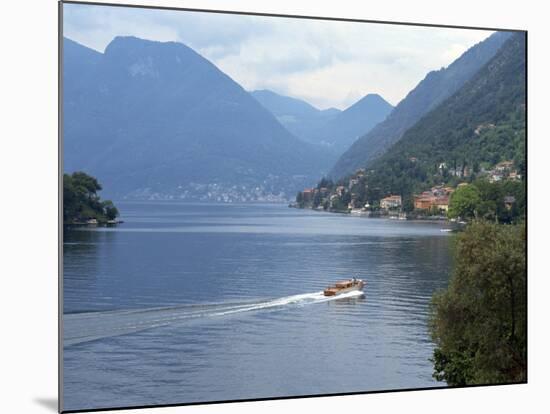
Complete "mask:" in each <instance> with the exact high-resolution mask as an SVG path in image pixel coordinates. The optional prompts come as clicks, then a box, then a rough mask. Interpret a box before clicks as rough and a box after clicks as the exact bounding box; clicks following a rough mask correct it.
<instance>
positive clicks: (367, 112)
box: [317, 94, 393, 154]
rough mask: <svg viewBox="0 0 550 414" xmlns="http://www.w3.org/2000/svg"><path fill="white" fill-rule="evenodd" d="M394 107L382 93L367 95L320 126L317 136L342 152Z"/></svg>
mask: <svg viewBox="0 0 550 414" xmlns="http://www.w3.org/2000/svg"><path fill="white" fill-rule="evenodd" d="M392 109H393V106H392V105H390V104H389V103H388V102H386V101H385V100H384V98H382V97H381V96H380V95H377V94H369V95H366V96H364V97H363V98H361V99H360V100H359V101H357V102H356V103H354V104H353V105H351V106H350V107H349V108H347V109H346V110H345V111H342V112H341V113H339V114H338V115H337V116H335V117H334V118H333V119H331V120H329V121H328V122H327V123H326V124H325V125H323V126H322V127H321V128H319V129H318V131H317V137H318V139H321V140H322V142H325V143H327V144H328V145H329V146H330V147H332V148H334V149H335V150H336V151H337V152H338V153H339V154H341V153H343V152H344V151H345V150H347V149H348V148H349V147H350V145H352V144H353V143H354V142H355V140H356V139H357V138H359V137H360V136H362V135H364V134H366V133H368V132H369V131H370V130H371V129H372V128H373V127H374V126H375V125H376V124H378V123H380V122H382V121H383V120H384V119H385V118H386V117H387V116H388V114H389V113H390V112H391V111H392Z"/></svg>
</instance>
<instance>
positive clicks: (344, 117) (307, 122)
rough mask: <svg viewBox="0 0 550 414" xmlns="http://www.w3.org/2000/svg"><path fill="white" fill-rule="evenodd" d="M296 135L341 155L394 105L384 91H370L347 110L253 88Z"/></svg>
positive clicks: (256, 96)
mask: <svg viewBox="0 0 550 414" xmlns="http://www.w3.org/2000/svg"><path fill="white" fill-rule="evenodd" d="M251 94H252V96H254V98H256V99H257V100H258V102H260V103H261V104H262V105H263V106H264V107H265V108H266V109H268V110H269V111H270V112H271V113H273V114H274V115H275V117H276V118H277V119H278V120H279V122H281V124H283V125H284V126H285V127H286V128H287V129H288V130H289V131H290V132H292V133H293V134H294V135H295V136H297V137H299V138H301V139H303V140H304V141H307V142H310V143H313V144H318V145H322V146H324V147H326V148H328V149H330V150H331V151H332V152H333V153H334V154H336V155H337V156H339V155H340V154H342V152H344V151H345V150H346V149H347V148H348V147H349V146H350V145H351V144H352V143H353V142H354V141H355V140H356V139H357V138H358V137H359V136H361V135H363V134H365V133H367V132H368V131H370V129H371V128H372V127H374V126H375V125H376V124H378V123H379V122H381V121H383V120H384V118H385V117H386V116H387V115H388V114H389V113H390V112H391V110H392V109H393V107H392V106H391V105H390V104H389V103H388V102H386V101H385V100H384V99H383V98H382V97H381V96H380V95H376V94H369V95H366V96H364V97H363V98H361V99H360V100H359V101H357V102H356V103H354V104H353V105H351V106H350V107H349V108H347V109H346V110H344V111H340V110H338V109H335V108H330V109H326V110H319V109H317V108H315V107H314V106H312V105H310V104H309V103H307V102H305V101H302V100H299V99H295V98H290V97H288V96H283V95H279V94H276V93H274V92H271V91H269V90H259V91H253V92H251Z"/></svg>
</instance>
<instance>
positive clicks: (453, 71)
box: [330, 32, 510, 178]
mask: <svg viewBox="0 0 550 414" xmlns="http://www.w3.org/2000/svg"><path fill="white" fill-rule="evenodd" d="M509 37H510V33H509V32H496V33H494V34H492V35H491V36H489V37H488V38H487V39H486V40H484V41H482V42H480V43H478V44H477V45H475V46H473V47H471V48H470V49H468V50H467V51H466V52H465V53H464V54H463V55H462V56H460V57H459V58H458V59H457V60H455V61H454V62H453V63H451V64H450V65H449V66H448V67H447V68H443V69H440V70H437V71H432V72H430V73H428V74H427V75H426V77H425V78H424V79H423V80H422V81H421V82H420V83H419V84H418V85H417V86H416V87H415V88H414V89H413V90H412V91H411V92H409V94H408V95H407V96H406V97H405V98H404V99H403V100H402V101H401V102H400V103H399V104H398V105H397V106H396V107H395V109H394V110H393V111H392V112H391V113H390V114H389V115H388V117H387V118H386V119H385V120H384V121H383V122H381V123H379V124H378V125H377V126H375V127H374V128H373V129H372V130H371V131H370V132H369V133H367V134H365V135H364V136H362V137H360V138H359V139H358V140H357V141H355V143H354V144H353V145H352V146H351V147H350V148H349V149H348V150H347V151H346V152H345V153H344V154H343V155H342V156H341V157H340V159H339V160H338V161H337V162H336V164H335V165H334V167H333V168H332V170H331V172H330V176H331V177H334V178H338V177H342V176H345V175H347V174H350V173H352V172H354V171H355V170H357V169H358V168H362V167H367V166H368V165H369V164H370V163H371V162H372V160H374V159H376V158H377V157H379V156H380V155H382V154H383V153H384V152H385V151H386V150H387V149H388V148H390V147H391V146H392V145H393V144H394V143H395V142H397V141H399V139H400V138H401V137H402V136H403V134H404V133H405V131H406V130H407V129H408V128H410V127H412V126H413V125H414V124H415V123H416V122H417V121H419V120H420V118H422V116H423V115H425V114H426V113H428V112H429V111H430V110H432V109H434V108H435V107H436V106H437V105H439V104H440V103H441V102H442V101H443V100H444V99H446V98H448V97H449V96H451V95H452V94H453V93H455V92H456V91H457V90H458V89H459V88H460V87H461V86H462V85H464V83H465V82H466V81H467V80H469V79H470V78H471V77H472V76H473V75H474V74H475V73H476V72H477V71H478V70H479V69H480V68H481V67H482V66H483V65H485V64H486V63H487V62H488V61H489V60H490V59H491V58H492V57H493V56H494V55H495V54H496V53H497V51H498V50H499V48H500V47H501V46H502V44H503V43H504V42H505V41H506V40H507V39H508V38H509Z"/></svg>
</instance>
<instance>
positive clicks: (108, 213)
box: [103, 200, 119, 220]
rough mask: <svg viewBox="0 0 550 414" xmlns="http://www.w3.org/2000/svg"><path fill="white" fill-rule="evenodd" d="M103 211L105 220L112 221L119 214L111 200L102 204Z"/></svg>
mask: <svg viewBox="0 0 550 414" xmlns="http://www.w3.org/2000/svg"><path fill="white" fill-rule="evenodd" d="M103 210H104V211H105V217H107V220H114V219H115V218H117V216H118V214H119V213H118V209H117V208H116V207H115V205H114V204H113V202H112V201H111V200H105V201H104V202H103Z"/></svg>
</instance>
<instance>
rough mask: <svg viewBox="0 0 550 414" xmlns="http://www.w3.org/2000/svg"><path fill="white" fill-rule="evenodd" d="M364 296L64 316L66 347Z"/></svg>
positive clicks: (311, 295) (320, 294) (318, 295)
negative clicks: (205, 319) (233, 315)
mask: <svg viewBox="0 0 550 414" xmlns="http://www.w3.org/2000/svg"><path fill="white" fill-rule="evenodd" d="M361 295H363V292H361V291H352V292H347V293H343V294H340V295H337V296H324V295H323V291H319V292H312V293H303V294H300V295H292V296H284V297H282V298H276V299H268V300H262V301H256V302H253V301H252V302H246V303H228V304H203V305H181V306H173V307H165V308H148V309H135V310H115V311H103V312H86V313H75V314H66V315H63V338H64V339H63V343H64V345H65V346H70V345H76V344H80V343H84V342H90V341H94V340H97V339H102V338H109V337H115V336H119V335H125V334H130V333H135V332H140V331H144V330H147V329H151V328H157V327H161V326H167V325H176V324H178V323H184V322H186V321H189V320H196V319H200V318H216V317H223V316H227V315H232V314H238V313H243V312H254V311H261V310H265V309H276V308H284V307H290V306H296V307H300V306H305V305H311V304H316V303H322V302H328V301H333V300H339V299H344V298H352V297H358V296H361Z"/></svg>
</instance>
